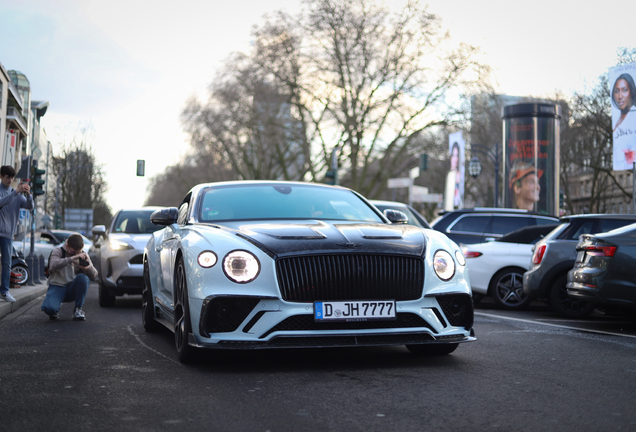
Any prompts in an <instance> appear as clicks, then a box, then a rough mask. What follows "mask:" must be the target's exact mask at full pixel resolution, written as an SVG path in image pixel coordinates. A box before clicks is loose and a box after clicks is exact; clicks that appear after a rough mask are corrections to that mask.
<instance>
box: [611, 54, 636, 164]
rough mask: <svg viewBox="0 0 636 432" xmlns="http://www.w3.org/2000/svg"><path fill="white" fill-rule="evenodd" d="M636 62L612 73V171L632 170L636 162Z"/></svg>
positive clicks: (614, 68)
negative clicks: (635, 82)
mask: <svg viewBox="0 0 636 432" xmlns="http://www.w3.org/2000/svg"><path fill="white" fill-rule="evenodd" d="M635 79H636V63H629V64H626V65H621V66H616V67H613V68H611V69H610V71H609V85H610V98H611V106H612V134H613V138H614V140H613V141H614V148H613V161H614V162H613V169H614V170H615V171H620V170H631V169H632V167H633V164H634V162H636V85H635V84H634V81H635Z"/></svg>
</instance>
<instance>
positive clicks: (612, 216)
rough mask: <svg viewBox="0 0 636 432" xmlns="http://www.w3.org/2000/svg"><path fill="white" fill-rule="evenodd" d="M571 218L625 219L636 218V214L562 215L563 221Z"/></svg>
mask: <svg viewBox="0 0 636 432" xmlns="http://www.w3.org/2000/svg"><path fill="white" fill-rule="evenodd" d="M570 219H625V220H630V219H633V220H636V215H633V214H612V213H596V214H594V213H590V214H578V215H569V216H563V217H561V221H562V222H567V221H568V220H570Z"/></svg>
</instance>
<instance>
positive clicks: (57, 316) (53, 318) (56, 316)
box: [49, 314, 60, 320]
mask: <svg viewBox="0 0 636 432" xmlns="http://www.w3.org/2000/svg"><path fill="white" fill-rule="evenodd" d="M49 319H50V320H58V319H60V315H59V314H53V315H49Z"/></svg>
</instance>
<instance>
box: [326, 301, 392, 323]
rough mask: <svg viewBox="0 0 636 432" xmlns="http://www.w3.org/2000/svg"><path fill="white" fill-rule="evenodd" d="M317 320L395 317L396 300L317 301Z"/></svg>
mask: <svg viewBox="0 0 636 432" xmlns="http://www.w3.org/2000/svg"><path fill="white" fill-rule="evenodd" d="M314 319H315V320H316V321H371V320H392V319H395V300H364V301H343V302H332V301H330V302H325V301H323V302H315V303H314Z"/></svg>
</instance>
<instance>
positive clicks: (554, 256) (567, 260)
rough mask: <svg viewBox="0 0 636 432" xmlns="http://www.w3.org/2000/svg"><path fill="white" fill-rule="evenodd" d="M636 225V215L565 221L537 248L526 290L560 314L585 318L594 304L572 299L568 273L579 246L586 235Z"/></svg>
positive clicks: (590, 216) (526, 276)
mask: <svg viewBox="0 0 636 432" xmlns="http://www.w3.org/2000/svg"><path fill="white" fill-rule="evenodd" d="M635 222H636V215H619V214H584V215H575V216H566V217H563V218H561V224H560V225H559V227H558V228H556V229H555V230H554V231H552V232H551V233H550V234H549V235H547V236H546V237H545V238H544V239H542V240H540V241H539V242H537V244H536V245H535V246H534V248H533V255H532V261H531V262H530V267H529V269H528V271H527V272H525V273H524V275H523V290H524V292H525V293H526V294H527V295H528V296H529V297H531V298H533V299H545V300H547V301H548V303H549V304H550V305H551V306H552V308H553V309H554V310H555V311H556V312H558V313H559V314H561V315H563V316H566V317H569V318H581V317H584V316H586V315H588V314H590V313H591V312H592V311H593V310H594V304H593V303H588V302H586V301H584V300H582V299H581V298H580V297H579V298H572V297H569V296H568V293H567V290H566V287H565V286H566V283H567V275H568V272H569V271H570V270H571V269H572V268H573V267H574V262H575V259H576V256H577V252H576V244H577V243H578V241H579V237H580V236H581V235H582V234H597V233H602V232H607V231H611V230H613V229H616V228H620V227H623V226H626V225H629V224H632V223H635Z"/></svg>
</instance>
